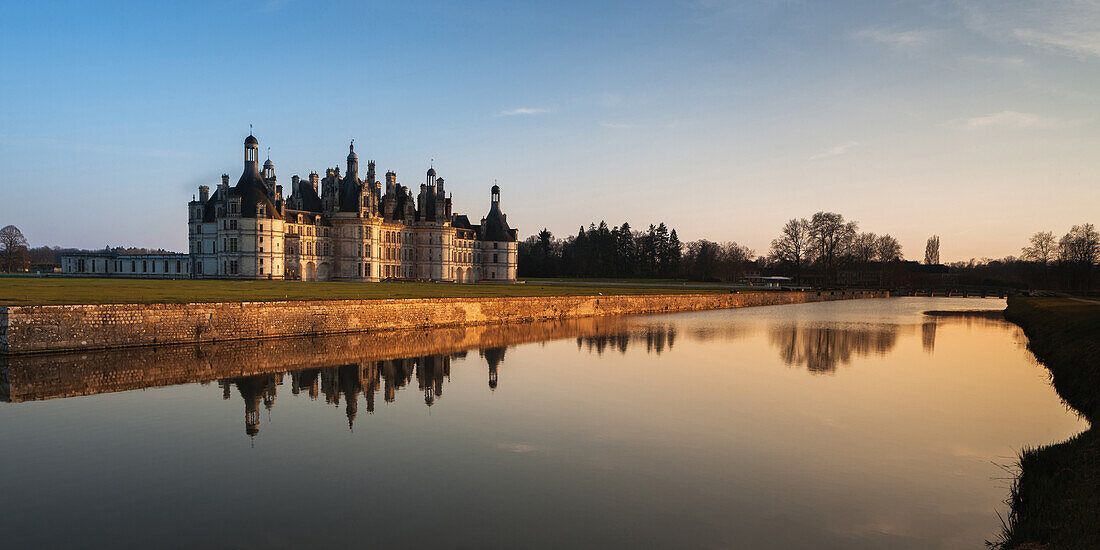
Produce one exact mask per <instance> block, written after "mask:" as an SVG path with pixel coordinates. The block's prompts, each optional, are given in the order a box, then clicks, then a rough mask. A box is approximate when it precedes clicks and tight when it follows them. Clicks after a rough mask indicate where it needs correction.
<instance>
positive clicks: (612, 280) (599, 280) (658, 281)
mask: <svg viewBox="0 0 1100 550" xmlns="http://www.w3.org/2000/svg"><path fill="white" fill-rule="evenodd" d="M523 280H524V281H527V282H528V283H537V282H539V281H554V282H556V283H587V284H592V283H638V284H641V283H651V284H662V285H667V284H678V285H686V284H692V283H693V281H689V280H687V279H631V278H626V277H623V278H591V279H583V278H577V277H525V278H524V279H523ZM695 284H699V283H695Z"/></svg>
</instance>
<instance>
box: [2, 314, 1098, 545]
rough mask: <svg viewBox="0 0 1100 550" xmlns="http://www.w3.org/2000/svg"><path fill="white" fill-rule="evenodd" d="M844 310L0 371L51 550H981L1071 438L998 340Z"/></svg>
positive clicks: (458, 332) (935, 320) (966, 322)
mask: <svg viewBox="0 0 1100 550" xmlns="http://www.w3.org/2000/svg"><path fill="white" fill-rule="evenodd" d="M1003 308H1004V301H1003V300H995V299H964V298H892V299H877V300H854V301H844V302H827V303H816V304H801V305H788V306H772V307H757V308H745V309H735V310H722V311H707V312H696V313H680V314H670V315H656V316H638V317H624V318H604V319H587V320H578V321H573V322H562V323H541V324H537V325H530V326H528V325H520V326H516V327H481V328H476V327H475V328H469V329H445V330H435V331H419V332H409V333H386V334H381V335H344V336H331V337H325V338H318V339H312V340H310V339H301V340H293V339H291V340H287V341H260V342H238V343H227V344H221V345H218V346H192V347H186V346H182V347H179V346H178V347H168V348H159V349H138V350H119V351H106V352H89V353H83V354H64V355H56V356H28V357H26V358H18V357H13V358H9V359H7V360H6V361H7V364H3V363H0V365H3V371H2V372H3V374H2V378H0V400H2V401H3V402H0V495H3V497H2V499H0V532H2V533H3V535H2V536H3V539H2V540H3V541H4V544H5V546H7V547H11V548H17V547H18V548H25V547H58V546H63V545H64V546H79V547H94V546H116V547H117V546H126V547H134V546H158V547H195V546H199V547H264V548H283V547H303V546H311V547H312V546H321V545H354V546H367V545H386V546H391V547H402V548H425V547H431V546H438V547H465V548H475V547H476V548H494V547H497V548H514V547H523V548H570V547H586V548H608V547H649V548H816V549H821V548H845V549H853V548H891V549H899V548H920V549H927V548H976V547H981V546H982V543H983V541H984V540H987V539H992V538H993V537H994V536H996V533H997V531H998V529H999V527H1000V521H999V519H998V513H999V514H1000V515H1002V516H1003V515H1005V514H1006V511H1007V507H1006V505H1005V504H1004V502H1003V501H1004V499H1005V498H1006V497H1007V495H1008V491H1009V486H1010V484H1011V476H1012V473H1011V467H1012V464H1013V462H1014V460H1015V456H1016V453H1017V452H1018V451H1019V450H1020V449H1022V448H1025V447H1029V446H1038V445H1044V444H1048V443H1051V442H1057V441H1062V440H1065V439H1067V438H1069V437H1071V436H1072V435H1074V434H1076V433H1078V432H1080V431H1082V430H1084V429H1085V428H1086V427H1087V426H1086V423H1085V421H1083V420H1081V419H1079V418H1078V417H1077V416H1076V415H1075V414H1073V413H1072V412H1070V411H1067V410H1066V408H1065V406H1064V405H1063V404H1062V403H1061V402H1060V400H1059V398H1058V396H1057V394H1056V393H1055V392H1054V390H1053V389H1052V388H1051V387H1050V385H1049V383H1048V380H1047V375H1046V371H1045V370H1044V369H1043V368H1042V366H1040V365H1038V364H1036V362H1035V359H1034V357H1033V356H1032V355H1031V354H1030V352H1028V351H1027V349H1026V339H1025V337H1024V335H1023V333H1022V331H1021V330H1019V329H1018V328H1017V327H1016V326H1015V325H1012V324H1010V323H1007V322H1005V321H1002V320H997V319H990V318H982V317H932V316H927V315H924V314H923V312H924V311H926V310H969V309H1003Z"/></svg>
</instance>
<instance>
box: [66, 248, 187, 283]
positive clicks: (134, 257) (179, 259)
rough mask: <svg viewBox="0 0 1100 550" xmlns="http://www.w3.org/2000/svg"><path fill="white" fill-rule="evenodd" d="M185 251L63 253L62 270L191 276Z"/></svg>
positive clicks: (83, 273)
mask: <svg viewBox="0 0 1100 550" xmlns="http://www.w3.org/2000/svg"><path fill="white" fill-rule="evenodd" d="M188 258H189V256H188V255H187V254H178V253H167V254H114V253H110V252H90V253H74V254H63V255H62V256H61V273H63V274H65V275H73V276H91V277H134V278H137V277H141V278H156V279H186V278H190V277H191V266H190V262H189V261H188Z"/></svg>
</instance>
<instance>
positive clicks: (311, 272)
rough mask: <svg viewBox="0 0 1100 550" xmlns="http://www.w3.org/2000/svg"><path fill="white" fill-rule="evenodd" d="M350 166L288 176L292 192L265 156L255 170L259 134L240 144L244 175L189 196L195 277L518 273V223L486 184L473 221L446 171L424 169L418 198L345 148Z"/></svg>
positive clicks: (511, 276)
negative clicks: (448, 185)
mask: <svg viewBox="0 0 1100 550" xmlns="http://www.w3.org/2000/svg"><path fill="white" fill-rule="evenodd" d="M349 149H350V151H349V153H348V157H347V172H346V174H345V175H344V176H343V177H341V176H340V169H339V168H331V169H329V170H327V171H326V173H325V177H324V179H320V178H319V177H318V175H317V174H316V173H312V174H310V175H309V178H308V179H300V178H299V177H298V176H294V178H293V179H292V183H291V193H290V196H289V197H286V198H285V199H284V198H283V188H282V186H281V185H278V184H277V181H276V177H275V166H274V164H273V163H272V162H271V159H268V160H267V162H265V163H264V165H263V170H262V172H261V170H260V168H259V142H258V141H257V140H256V138H255V137H253V136H251V135H250V136H248V138H246V139H245V142H244V153H245V158H244V173H242V174H241V177H240V179H239V180H237V184H236V185H234V186H232V187H231V186H230V185H229V176H228V175H223V176H222V181H221V184H220V185H218V187H217V189H216V190H215V191H214V193H213V194H211V193H210V189H209V187H207V186H201V187H199V196H198V200H195V201H191V202H190V203H189V204H188V206H187V207H188V237H189V238H188V240H189V246H190V250H189V261H190V266H189V267H188V268H187V272H188V273H190V275H191V276H192V277H195V278H225V279H300V280H307V281H314V280H317V281H327V280H347V281H379V280H383V279H395V278H396V279H431V280H437V281H455V282H475V281H515V279H516V257H517V253H518V251H517V242H516V240H517V239H516V230H515V229H512V228H510V227H509V226H508V219H507V216H506V215H504V213H503V212H502V211H501V210H500V188H499V187H497V186H495V185H494V186H493V188H492V190H491V194H490V206H489V212H488V214H486V216H485V217H484V218H482V219H481V222H480V223H479V224H477V225H474V224H472V223H470V221H469V219H468V218H467V217H466V216H460V215H454V214H452V212H451V199H450V198H449V197H447V196H446V192H445V188H444V181H443V178H440V177H437V176H436V172H435V170H434V169H429V170H428V173H427V176H426V179H425V182H424V183H423V184H422V185H421V186H420V189H419V193H418V194H416V195H415V196H414V195H413V193H412V191H411V190H410V189H409V188H408V187H405V186H403V185H401V184H399V183H397V175H396V174H395V173H394V172H388V173H387V174H386V176H385V188H384V189H383V188H382V183H381V182H378V181H377V180H376V179H375V172H374V162H373V161H372V162H369V163H368V165H367V166H368V168H367V173H366V178H365V179H360V178H359V159H358V157H357V156H356V154H355V149H354V144H353V145H352V146H350V147H349Z"/></svg>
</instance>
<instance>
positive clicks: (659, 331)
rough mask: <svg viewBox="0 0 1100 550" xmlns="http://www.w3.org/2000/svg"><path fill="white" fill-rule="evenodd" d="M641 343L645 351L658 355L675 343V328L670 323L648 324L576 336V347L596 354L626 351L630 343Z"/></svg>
mask: <svg viewBox="0 0 1100 550" xmlns="http://www.w3.org/2000/svg"><path fill="white" fill-rule="evenodd" d="M642 343H644V344H645V350H646V352H647V353H656V354H658V355H660V354H661V352H663V351H665V349H666V348H667V349H672V346H673V345H674V344H675V343H676V328H675V327H674V326H672V325H648V326H645V327H641V328H635V329H631V330H626V331H622V332H614V333H611V334H599V335H596V336H579V337H577V349H582V348H585V349H587V350H588V351H589V352H592V351H595V352H596V354H597V355H603V352H604V351H605V350H608V349H613V350H618V351H619V353H626V350H627V349H628V348H630V346H631V345H632V344H634V345H638V344H642Z"/></svg>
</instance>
